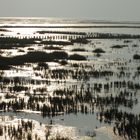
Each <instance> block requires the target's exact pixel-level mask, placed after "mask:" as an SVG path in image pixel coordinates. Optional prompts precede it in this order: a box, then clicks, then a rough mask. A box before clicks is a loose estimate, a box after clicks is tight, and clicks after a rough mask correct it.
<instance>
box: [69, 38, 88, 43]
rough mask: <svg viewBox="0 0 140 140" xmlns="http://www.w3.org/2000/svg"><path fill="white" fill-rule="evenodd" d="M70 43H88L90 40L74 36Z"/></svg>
mask: <svg viewBox="0 0 140 140" xmlns="http://www.w3.org/2000/svg"><path fill="white" fill-rule="evenodd" d="M70 41H71V42H72V43H79V44H88V43H89V42H90V41H89V40H87V39H86V38H76V39H71V40H70Z"/></svg>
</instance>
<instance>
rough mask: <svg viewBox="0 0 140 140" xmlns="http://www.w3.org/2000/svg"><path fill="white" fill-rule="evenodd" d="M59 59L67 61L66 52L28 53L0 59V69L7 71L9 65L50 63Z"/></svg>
mask: <svg viewBox="0 0 140 140" xmlns="http://www.w3.org/2000/svg"><path fill="white" fill-rule="evenodd" d="M59 59H62V60H63V59H64V60H65V59H68V54H67V53H66V52H57V51H54V52H52V53H45V52H28V53H27V54H25V55H20V56H14V57H11V58H8V57H2V56H1V57H0V65H1V67H0V69H9V66H10V65H23V64H24V63H37V62H52V61H55V60H59Z"/></svg>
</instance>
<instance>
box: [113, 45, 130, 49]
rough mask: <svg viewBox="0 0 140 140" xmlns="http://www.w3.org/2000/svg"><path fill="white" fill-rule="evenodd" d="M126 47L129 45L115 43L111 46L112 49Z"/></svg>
mask: <svg viewBox="0 0 140 140" xmlns="http://www.w3.org/2000/svg"><path fill="white" fill-rule="evenodd" d="M124 47H128V46H127V45H114V46H112V47H111V48H112V49H121V48H124Z"/></svg>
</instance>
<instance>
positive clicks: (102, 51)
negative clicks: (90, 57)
mask: <svg viewBox="0 0 140 140" xmlns="http://www.w3.org/2000/svg"><path fill="white" fill-rule="evenodd" d="M92 52H94V53H105V51H104V50H103V49H102V48H97V49H95V50H93V51H92Z"/></svg>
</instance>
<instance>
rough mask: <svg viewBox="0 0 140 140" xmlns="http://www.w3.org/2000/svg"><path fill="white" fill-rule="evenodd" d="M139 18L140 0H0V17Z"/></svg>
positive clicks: (130, 19) (126, 19) (118, 19)
mask: <svg viewBox="0 0 140 140" xmlns="http://www.w3.org/2000/svg"><path fill="white" fill-rule="evenodd" d="M5 16H6V17H21V16H22V17H66V18H90V19H97V20H115V21H120V20H121V21H140V0H0V17H5Z"/></svg>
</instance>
